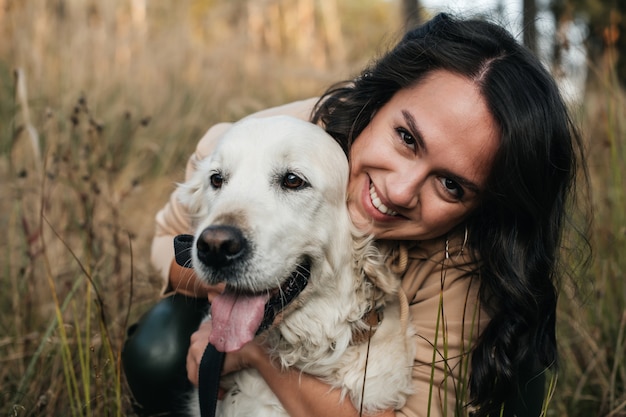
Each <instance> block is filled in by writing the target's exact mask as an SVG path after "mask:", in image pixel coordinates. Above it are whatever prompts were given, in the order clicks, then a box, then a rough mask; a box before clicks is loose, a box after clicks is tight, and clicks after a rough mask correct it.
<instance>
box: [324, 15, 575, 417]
mask: <svg viewBox="0 0 626 417" xmlns="http://www.w3.org/2000/svg"><path fill="white" fill-rule="evenodd" d="M435 70H447V71H451V72H453V73H456V74H459V75H462V76H464V77H467V78H468V79H470V80H472V81H473V82H475V83H476V85H477V86H478V88H479V89H480V91H481V94H482V96H483V98H484V99H485V101H486V102H487V106H488V107H489V109H490V111H491V114H492V115H493V117H494V118H495V120H496V122H497V124H498V127H499V132H500V138H499V139H500V144H499V148H498V150H497V154H496V155H495V160H494V163H493V167H492V170H491V174H490V176H489V178H488V180H487V187H486V190H485V192H484V193H483V195H482V198H483V200H482V202H481V205H480V206H479V208H477V209H476V211H475V212H474V213H473V214H472V215H471V216H470V218H469V219H468V220H466V227H467V230H468V232H469V233H468V236H469V241H468V244H469V245H471V247H472V248H473V251H474V253H476V254H477V256H478V257H479V258H480V261H481V262H480V282H481V284H480V285H481V287H480V294H481V300H482V302H483V303H484V304H485V305H488V306H491V307H492V308H493V314H492V319H491V321H490V322H489V324H488V325H487V327H486V329H485V330H484V332H483V333H482V335H481V336H480V339H479V340H478V341H477V344H476V346H475V347H474V349H473V351H472V359H471V364H472V374H471V376H470V381H469V386H470V401H471V404H472V405H474V406H475V407H476V408H477V412H476V413H475V415H476V416H486V415H489V414H492V415H499V409H500V407H501V406H502V405H503V404H504V403H505V401H506V400H507V398H512V397H513V396H514V395H515V390H516V387H517V383H518V371H519V370H518V367H519V364H520V363H521V362H522V360H523V359H524V358H526V357H528V356H530V357H534V358H535V359H536V360H537V361H538V362H539V363H541V364H542V365H543V366H544V367H552V368H553V369H555V368H556V366H557V346H556V336H555V320H556V305H557V295H558V287H559V281H560V277H561V275H562V272H563V269H562V267H563V266H564V265H563V262H561V261H560V259H561V258H560V253H561V246H562V243H563V231H564V226H565V223H566V222H567V219H568V217H567V213H568V208H569V207H570V204H572V199H573V197H572V195H573V193H572V192H571V191H572V188H573V187H574V184H575V181H576V177H577V171H580V172H582V173H583V174H584V175H583V178H584V179H585V181H586V169H585V168H584V166H585V165H584V155H583V146H582V143H581V138H580V134H579V133H578V131H577V129H576V127H575V125H574V123H573V122H572V120H571V118H570V116H569V114H568V111H567V107H566V105H565V103H564V100H563V99H562V97H561V96H560V93H559V90H558V87H557V85H556V83H555V81H554V79H553V78H552V77H551V75H550V74H549V73H548V71H547V70H546V69H545V68H544V67H543V65H542V64H541V63H540V61H539V60H538V59H537V58H536V57H535V56H534V55H533V54H532V53H531V52H529V51H528V50H527V49H526V48H525V47H523V46H522V45H520V44H519V43H518V42H517V41H516V40H515V39H514V38H513V37H512V36H511V35H510V34H509V33H508V32H507V31H506V30H504V29H503V28H502V27H500V26H498V25H496V24H493V23H490V22H487V21H484V20H478V19H473V20H462V19H457V18H454V17H451V16H449V15H447V14H440V15H438V16H436V17H435V18H433V19H432V20H430V21H429V22H427V23H425V24H424V25H422V26H420V27H417V28H415V29H413V30H411V31H409V32H407V33H406V34H405V35H404V37H403V38H402V39H401V40H400V42H399V43H398V44H397V45H396V46H395V47H394V48H392V49H391V50H390V51H389V52H388V53H387V54H385V55H384V56H382V57H381V58H379V59H378V60H376V61H375V62H374V63H373V64H371V65H370V66H369V67H368V68H366V69H365V70H364V71H363V72H362V73H361V74H360V76H359V77H358V78H356V79H355V80H351V81H346V82H343V83H339V84H337V85H334V86H332V87H331V88H330V89H329V90H327V91H326V93H325V94H324V95H323V96H322V97H321V99H320V101H319V102H318V104H317V106H316V109H315V110H314V113H313V116H312V121H313V122H316V123H321V124H322V126H324V128H325V129H326V130H327V131H328V132H329V133H330V134H331V135H332V136H333V137H335V139H336V140H337V141H338V142H339V143H340V144H341V145H342V146H343V149H344V151H345V152H346V153H348V150H349V148H350V145H351V143H352V141H353V140H354V139H355V138H356V137H357V136H358V135H359V134H360V133H361V131H362V130H363V129H364V128H365V127H366V126H367V124H368V123H369V122H370V120H371V118H372V117H373V115H374V113H375V112H376V111H377V110H378V109H380V108H381V107H382V106H383V105H385V104H386V103H387V102H388V101H389V100H390V99H391V97H392V96H393V95H394V94H395V93H397V92H398V91H399V90H402V89H404V88H408V87H412V86H414V85H416V84H417V83H419V82H420V80H422V79H424V77H425V76H427V75H428V74H429V73H431V72H432V71H435ZM579 167H582V169H578V168H579ZM583 240H585V238H584V234H583ZM585 241H587V240H585Z"/></svg>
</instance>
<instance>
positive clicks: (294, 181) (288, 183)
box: [282, 172, 306, 190]
mask: <svg viewBox="0 0 626 417" xmlns="http://www.w3.org/2000/svg"><path fill="white" fill-rule="evenodd" d="M282 186H283V187H285V188H288V189H290V190H297V189H300V188H302V187H304V186H306V181H304V180H303V179H302V178H300V177H299V176H297V175H296V174H294V173H293V172H288V173H286V174H285V176H284V177H283V183H282Z"/></svg>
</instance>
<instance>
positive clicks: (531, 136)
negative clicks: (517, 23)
mask: <svg viewBox="0 0 626 417" xmlns="http://www.w3.org/2000/svg"><path fill="white" fill-rule="evenodd" d="M311 111H312V113H311ZM275 113H289V114H292V115H296V116H300V117H303V118H307V116H308V115H309V114H312V117H311V118H310V119H311V120H312V121H313V122H314V123H318V124H320V125H321V126H323V127H324V128H325V129H326V130H327V131H328V132H329V133H330V134H331V135H332V136H333V137H334V138H335V139H336V140H337V141H338V142H339V143H340V144H341V145H342V146H343V148H344V150H345V151H346V154H347V155H348V158H349V161H350V179H349V184H348V209H349V212H350V215H351V218H352V220H353V222H354V224H355V225H356V226H357V227H359V228H361V229H363V230H367V231H369V232H371V233H373V234H374V235H375V236H376V238H377V242H378V243H379V245H380V247H381V248H382V249H383V251H384V252H385V253H386V254H387V255H388V257H389V261H390V262H391V263H392V264H393V265H394V267H396V268H397V269H398V270H399V272H400V274H401V276H402V288H403V290H404V291H405V293H406V294H407V296H408V300H409V304H410V311H411V317H412V321H413V324H414V326H415V328H416V329H417V335H418V338H417V339H418V340H419V342H418V348H417V354H416V359H415V367H414V373H413V377H414V385H415V391H416V393H415V394H414V395H413V396H412V397H411V398H409V400H408V402H407V404H406V406H405V407H404V408H403V409H402V410H388V411H387V412H385V413H383V414H380V415H389V416H391V415H394V413H395V415H407V416H408V415H410V416H426V415H430V416H439V415H448V416H452V415H455V414H461V413H468V412H469V411H470V410H471V411H472V412H473V413H474V415H475V416H486V415H500V411H501V409H502V407H504V412H505V415H506V414H509V413H511V412H512V411H515V412H518V413H519V412H520V411H519V409H517V410H515V408H516V407H518V405H515V404H514V402H515V398H516V397H517V396H519V395H520V393H519V392H517V390H518V387H519V386H520V385H521V386H524V387H526V386H527V384H526V383H525V382H526V381H525V379H526V377H525V376H523V373H524V371H525V370H526V369H527V367H528V365H527V363H529V362H528V361H529V360H530V361H531V364H532V363H534V362H536V363H538V364H540V365H541V366H540V368H541V369H546V368H551V369H555V368H556V364H557V351H556V341H555V314H556V301H557V288H558V281H559V278H560V277H561V275H562V274H563V272H564V271H563V270H562V263H561V262H560V261H559V260H560V249H561V243H562V235H563V231H564V227H565V225H566V222H567V219H568V217H567V214H566V208H568V207H570V206H571V203H572V201H573V200H572V195H571V194H572V191H574V190H575V187H574V182H575V178H576V173H577V168H579V167H580V166H579V165H578V164H579V163H582V161H583V159H582V145H581V141H580V137H579V135H578V133H577V132H576V129H575V127H574V125H573V123H572V121H571V120H570V117H569V115H568V113H567V109H566V106H565V104H564V103H563V100H562V98H561V97H560V95H559V92H558V88H557V86H556V84H555V82H554V80H553V79H552V78H551V76H550V75H549V74H548V72H547V71H546V70H545V69H544V68H543V66H542V65H541V63H540V62H539V61H538V60H537V59H536V58H535V57H534V56H533V55H532V54H531V53H529V52H528V51H527V50H526V49H525V48H523V47H522V46H520V45H519V44H518V43H517V42H516V41H515V39H514V38H512V37H511V36H510V34H508V33H507V32H506V31H505V30H503V29H502V28H500V27H499V26H496V25H493V24H490V23H487V22H484V21H478V20H456V19H453V18H451V17H449V16H447V15H439V16H437V17H435V18H434V19H433V20H431V21H430V22H428V23H426V24H425V25H424V26H422V27H419V28H416V29H414V30H413V31H411V32H409V33H407V34H406V35H405V36H404V38H403V39H402V40H401V41H400V42H399V43H398V44H397V45H396V47H395V48H393V49H392V50H391V51H390V52H389V53H387V54H386V55H384V56H383V57H382V58H381V59H379V60H378V61H377V62H375V63H374V64H373V65H372V66H371V67H369V68H367V69H365V70H364V71H363V72H362V74H361V75H360V77H358V78H357V79H356V80H354V81H349V82H345V83H341V84H339V85H336V86H334V87H332V88H331V89H330V90H328V91H327V92H326V94H325V95H324V96H323V97H321V98H320V99H319V101H317V103H316V105H315V106H313V101H311V100H308V101H304V102H299V103H292V104H291V105H287V106H283V107H280V108H276V109H272V110H270V111H266V112H261V113H258V114H256V115H253V116H251V117H263V116H264V115H268V114H275ZM227 128H228V125H225V124H222V125H217V126H216V127H214V128H213V129H211V130H210V131H209V132H208V133H207V135H206V136H205V137H204V138H203V139H202V140H201V142H200V144H199V145H198V149H197V152H196V155H195V156H194V157H192V159H191V161H190V166H189V167H188V169H189V170H193V161H194V160H195V159H196V158H201V157H203V156H206V155H207V154H208V153H210V149H211V146H212V144H213V143H214V141H215V139H216V138H217V137H219V136H220V135H221V133H222V132H223V131H224V130H225V129H227ZM185 227H187V228H188V221H187V219H186V217H185V213H184V208H183V207H180V204H179V203H177V201H176V197H175V196H173V197H172V199H171V201H170V203H169V204H168V205H167V206H166V207H165V208H164V209H163V210H162V211H161V212H160V213H159V215H158V216H157V237H156V238H155V241H154V246H153V259H154V260H155V264H156V265H157V266H158V267H159V268H160V269H161V271H163V272H164V275H165V276H166V278H167V282H168V288H169V289H173V290H175V291H176V292H178V293H182V294H187V295H193V296H194V297H201V298H202V297H205V296H207V295H209V298H210V297H211V295H210V294H211V293H212V292H215V291H219V289H213V288H208V287H206V286H204V285H203V284H200V283H198V282H197V281H195V279H194V277H193V275H192V274H190V273H189V271H186V270H184V269H182V268H179V267H177V266H176V265H175V263H172V262H171V259H172V258H171V257H172V254H171V251H172V250H171V249H170V248H169V247H170V246H171V238H172V235H174V234H178V233H187V232H189V230H186V229H185ZM165 254H167V255H165ZM210 331H211V326H210V322H208V323H206V324H205V325H203V326H202V327H201V328H200V329H199V330H198V332H196V333H194V335H193V336H192V338H191V346H190V349H189V352H188V357H187V373H188V377H189V379H190V380H191V381H192V382H193V383H197V366H198V363H199V360H200V357H201V355H202V352H203V350H204V347H205V346H206V344H207V342H206V340H207V336H208V334H210ZM244 367H254V368H256V369H257V370H258V371H259V372H260V373H261V374H262V375H263V377H264V378H265V380H266V382H267V383H268V384H269V385H270V387H271V388H272V389H273V391H274V392H275V393H276V395H277V396H278V398H279V399H280V400H281V402H282V403H283V405H284V406H285V408H286V409H287V411H288V412H289V413H290V415H292V416H305V415H306V416H313V415H320V416H322V415H323V416H328V415H333V416H344V415H345V416H348V415H358V410H357V409H355V407H354V406H353V405H352V404H351V403H349V402H340V401H339V393H338V392H335V391H332V390H330V391H329V387H328V386H326V385H325V384H324V383H323V382H321V381H319V380H317V379H316V378H314V377H312V376H308V375H306V374H302V373H300V372H299V371H298V370H291V371H281V370H279V369H278V368H277V367H275V366H274V365H273V364H272V363H271V360H270V359H269V356H268V354H267V352H266V351H265V350H264V348H263V346H261V345H259V344H257V343H256V342H254V341H253V342H251V343H249V344H247V345H246V346H244V347H243V348H242V349H241V350H240V351H237V352H233V353H229V354H227V355H226V364H225V368H224V373H228V372H232V371H236V370H238V369H241V368H244ZM468 373H469V378H468ZM539 375H540V371H538V372H537V373H533V374H532V375H531V377H532V378H531V379H532V380H539V381H542V379H541V378H538V379H537V377H538V376H539ZM131 385H132V384H131ZM542 391H543V386H542V385H541V384H539V392H542ZM530 396H531V394H530V393H528V392H525V393H522V397H525V398H522V399H523V400H525V401H526V403H525V404H523V405H522V407H525V408H523V412H524V413H525V415H537V414H538V410H537V408H536V407H535V408H534V409H530V408H532V407H531V405H529V403H532V400H531V398H530ZM320 398H324V401H320ZM540 403H541V401H540V402H539V406H540ZM529 407H530V408H529Z"/></svg>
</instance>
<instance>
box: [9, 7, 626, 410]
mask: <svg viewBox="0 0 626 417" xmlns="http://www.w3.org/2000/svg"><path fill="white" fill-rule="evenodd" d="M99 3H102V5H100V4H99ZM140 3H141V2H140V1H137V2H134V3H133V2H128V1H122V0H118V1H110V2H104V3H103V2H83V1H79V0H65V1H62V0H56V1H52V0H50V1H47V2H40V1H34V0H25V1H20V2H17V1H11V0H0V6H3V7H1V8H0V10H1V11H0V35H1V38H0V39H1V40H0V181H1V184H2V186H1V187H0V212H1V213H2V215H1V216H0V230H2V231H3V232H4V234H5V238H4V239H3V240H2V241H1V242H0V265H1V268H2V272H1V275H0V284H1V285H2V288H3V291H0V317H1V318H0V410H1V412H2V413H3V414H5V415H9V416H35V415H37V416H58V415H64V416H70V415H72V416H75V415H76V416H78V415H80V416H83V415H84V416H87V415H94V416H95V415H97V416H105V415H106V416H108V415H127V414H129V410H130V408H129V399H128V393H127V390H126V387H125V385H124V379H123V375H122V373H121V372H120V364H119V354H120V349H121V344H122V342H123V338H124V334H125V329H126V327H127V324H128V323H129V322H132V321H133V320H134V319H136V318H137V316H138V315H139V314H140V313H141V312H142V311H144V310H145V309H146V308H147V307H148V306H150V305H151V303H152V302H153V301H154V300H155V299H156V298H157V291H158V288H159V286H160V283H159V278H158V277H157V276H156V274H155V273H154V271H153V270H152V268H151V266H150V263H149V260H148V258H149V245H150V239H151V236H152V230H153V220H152V219H153V216H154V214H155V213H156V211H157V210H158V208H160V206H161V205H162V204H164V202H165V201H166V199H167V197H168V195H169V193H170V192H171V190H172V186H173V183H174V181H176V180H179V179H180V178H181V174H182V170H183V167H184V164H185V160H186V158H187V156H188V155H189V153H190V152H191V151H192V150H193V147H194V145H195V143H196V141H197V139H198V138H199V137H200V135H201V134H202V133H203V132H204V130H205V129H206V128H207V127H208V126H210V125H211V124H212V123H215V122H217V121H223V120H234V119H236V118H237V117H240V116H242V115H244V114H246V113H249V112H251V111H254V110H257V109H261V108H264V107H267V106H270V105H273V104H278V103H283V102H287V101H290V100H293V99H297V98H302V97H308V96H312V95H316V94H319V93H320V92H321V91H322V90H323V89H324V87H326V86H327V85H328V84H329V83H331V82H333V81H335V80H338V79H342V78H345V77H348V76H350V75H351V73H352V69H354V68H360V67H361V65H362V63H363V62H364V60H365V59H368V58H370V57H371V56H373V55H374V54H375V53H376V50H377V49H378V48H379V46H380V47H385V46H386V43H388V41H387V40H386V39H388V38H389V37H391V36H392V35H393V34H391V35H390V29H389V28H397V26H398V25H396V24H395V23H393V22H394V20H393V19H395V17H394V15H393V13H391V12H390V11H389V5H388V4H386V3H384V2H374V1H371V2H368V1H356V0H355V1H353V2H341V4H342V7H343V8H344V9H342V10H343V11H344V13H345V14H344V15H343V16H351V17H352V19H350V20H346V21H344V22H342V24H343V30H344V32H345V37H344V38H343V41H344V42H345V44H344V53H343V54H341V55H336V54H333V53H330V51H331V50H332V47H331V46H330V44H329V42H330V41H329V39H330V38H329V37H330V36H331V35H332V33H333V32H332V31H330V30H328V31H323V26H322V25H321V24H320V20H319V16H317V17H316V19H315V20H313V22H314V24H313V25H311V21H308V23H307V20H306V19H305V20H302V21H298V22H299V24H298V25H296V26H295V29H302V28H304V27H306V28H308V31H309V32H307V33H309V35H310V34H311V33H313V35H315V36H308V38H307V39H305V40H300V41H299V40H298V39H296V38H294V37H293V36H292V33H293V31H294V25H293V24H291V26H290V24H289V22H288V21H291V20H294V19H296V21H297V19H304V18H305V17H306V15H289V16H286V17H285V16H283V20H280V19H279V18H278V19H279V20H278V21H277V22H278V23H277V25H278V26H277V27H279V29H280V30H279V32H280V33H279V36H276V34H271V33H265V32H258V30H259V29H258V28H256V29H254V28H255V26H254V22H252V23H251V22H249V20H246V19H243V18H241V16H240V14H239V12H238V10H237V7H240V6H241V4H243V3H242V2H231V1H223V2H214V3H215V4H213V5H212V7H209V6H207V4H209V3H208V2H203V1H199V0H198V1H194V0H183V1H180V2H177V3H176V4H177V7H171V6H170V4H171V3H170V2H167V1H165V0H152V1H151V2H150V8H149V9H148V12H149V13H148V15H147V17H146V19H145V20H142V15H141V13H138V12H137V11H135V13H134V14H133V10H132V9H131V8H130V5H132V4H140ZM278 4H279V5H282V7H286V6H285V5H286V4H289V2H288V1H286V0H285V1H278ZM281 10H282V9H281ZM268 13H270V11H269V9H268ZM279 17H280V16H279ZM275 18H276V17H275ZM288 18H289V19H288ZM307 24H308V25H309V26H306V25H307ZM363 27H369V28H371V30H370V31H369V32H367V33H365V34H364V33H363V31H362V28H363ZM253 29H254V30H257V32H253ZM394 30H395V29H394ZM290 31H292V32H290ZM311 31H313V32H311ZM357 34H358V36H357ZM309 38H310V39H309ZM311 39H316V41H315V42H310V40H311ZM380 39H383V41H382V43H380ZM305 41H309V42H308V43H307V42H305ZM609 85H614V84H612V83H607V87H605V89H604V90H602V91H601V92H600V94H597V95H596V96H594V97H595V99H594V100H593V101H592V100H588V101H587V103H588V105H587V108H585V109H584V112H583V113H582V114H581V121H582V122H583V123H584V125H585V128H586V132H587V133H588V134H589V137H591V138H593V141H592V142H590V147H591V164H592V181H593V185H594V187H593V188H594V200H593V202H594V205H595V206H596V210H597V213H598V215H597V219H596V224H595V235H594V246H595V247H596V249H595V252H596V258H595V261H594V263H593V265H592V267H591V269H590V270H589V271H588V272H586V275H585V277H584V278H585V279H587V280H588V281H589V282H592V283H593V284H594V287H593V288H594V290H593V293H592V294H590V295H589V294H588V295H587V297H586V298H585V299H584V300H583V303H582V304H581V303H580V301H569V300H568V299H565V298H564V299H563V302H562V304H561V314H560V317H561V322H560V324H559V325H560V336H559V339H560V343H561V346H562V352H563V360H562V362H563V365H564V371H563V373H562V375H560V380H559V384H558V387H557V390H556V394H555V398H554V400H553V401H552V403H551V406H550V409H549V411H548V414H549V415H558V416H572V417H573V416H581V417H582V416H585V417H587V416H608V415H613V416H617V415H626V413H625V412H626V394H625V389H624V384H625V381H626V375H625V374H626V366H625V364H624V362H625V361H624V352H625V351H626V335H625V332H626V329H625V327H626V316H625V310H624V309H625V307H624V303H625V300H626V283H625V280H624V272H625V270H626V261H625V260H624V256H623V253H626V229H625V227H626V217H625V215H624V209H623V208H624V203H625V201H624V200H625V199H626V191H625V188H626V180H625V176H626V173H625V168H624V166H625V165H626V142H625V140H624V138H625V137H626V129H625V127H624V125H623V122H622V120H623V119H624V115H625V107H624V101H623V100H624V96H623V95H622V94H620V93H618V92H616V90H615V89H614V88H610V87H608V86H609Z"/></svg>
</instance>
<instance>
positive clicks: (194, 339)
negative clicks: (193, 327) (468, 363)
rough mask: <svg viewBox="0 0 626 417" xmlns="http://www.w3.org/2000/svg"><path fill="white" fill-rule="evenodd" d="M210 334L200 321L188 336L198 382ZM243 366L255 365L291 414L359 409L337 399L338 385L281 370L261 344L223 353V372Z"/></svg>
mask: <svg viewBox="0 0 626 417" xmlns="http://www.w3.org/2000/svg"><path fill="white" fill-rule="evenodd" d="M210 334H211V322H210V321H208V322H205V323H203V324H202V325H201V326H200V328H199V329H198V331H197V332H195V333H194V334H193V335H192V336H191V346H190V348H189V354H188V356H187V374H188V377H189V380H190V381H191V382H192V383H193V384H194V385H197V384H198V367H199V363H200V360H201V358H202V354H203V352H204V349H205V348H206V346H207V340H208V337H209V335H210ZM245 368H255V369H256V370H257V371H258V372H259V373H260V374H261V376H262V377H263V379H264V380H265V382H266V383H267V384H268V385H269V387H270V389H271V390H272V391H273V392H274V394H275V395H276V396H277V397H278V399H279V400H280V402H281V404H282V405H283V407H285V410H286V411H287V413H288V414H289V415H290V416H292V417H316V416H320V417H327V416H336V417H353V416H354V417H357V416H359V415H360V414H359V410H358V409H357V408H356V407H355V406H354V405H353V404H352V402H351V401H350V400H349V399H347V398H346V399H344V400H343V401H341V392H340V390H339V389H336V388H331V387H330V386H329V385H328V384H326V383H325V382H323V381H321V380H320V379H318V378H316V377H314V376H311V375H309V374H306V373H304V372H301V371H300V370H298V369H293V368H290V369H286V370H282V369H281V368H280V366H278V365H276V364H274V363H273V362H272V360H271V359H270V357H269V355H268V354H267V352H266V351H265V349H264V347H263V346H262V345H259V344H258V343H257V342H256V341H252V342H250V343H248V344H246V345H245V346H244V347H243V348H241V349H240V350H238V351H236V352H231V353H228V354H226V360H225V362H224V369H223V374H228V373H231V372H236V371H239V370H241V369H245ZM394 415H395V414H394V412H393V410H385V411H383V412H381V413H378V414H376V416H377V417H392V416H394Z"/></svg>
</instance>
